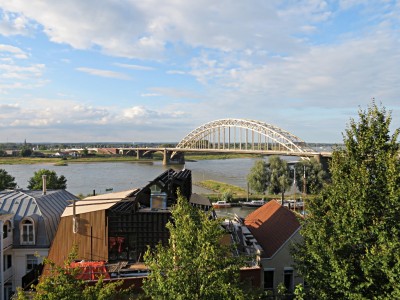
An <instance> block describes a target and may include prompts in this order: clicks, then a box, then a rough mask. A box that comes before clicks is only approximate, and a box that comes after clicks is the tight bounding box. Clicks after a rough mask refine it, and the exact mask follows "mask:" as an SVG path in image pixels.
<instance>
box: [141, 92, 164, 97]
mask: <svg viewBox="0 0 400 300" xmlns="http://www.w3.org/2000/svg"><path fill="white" fill-rule="evenodd" d="M140 96H141V97H159V96H160V94H157V93H142V94H140Z"/></svg>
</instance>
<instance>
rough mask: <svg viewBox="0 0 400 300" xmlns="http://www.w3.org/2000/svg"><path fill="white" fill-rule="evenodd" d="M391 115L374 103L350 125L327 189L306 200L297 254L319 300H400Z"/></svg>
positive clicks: (399, 173)
mask: <svg viewBox="0 0 400 300" xmlns="http://www.w3.org/2000/svg"><path fill="white" fill-rule="evenodd" d="M390 122H391V115H390V113H387V112H386V110H385V108H381V107H378V106H377V105H376V104H375V103H372V105H371V106H370V107H369V108H368V110H366V111H362V110H360V112H359V121H358V122H356V121H354V120H351V121H350V124H349V126H348V128H347V129H346V134H345V135H344V144H345V147H344V149H338V150H335V151H334V153H333V157H332V162H331V167H330V171H331V176H332V177H331V180H332V182H331V184H330V185H329V186H328V187H327V188H326V189H324V192H323V196H322V197H320V198H317V199H315V200H314V201H310V202H309V205H308V218H307V219H306V223H305V226H304V227H303V229H302V235H303V237H304V243H303V244H299V245H297V247H296V249H295V251H294V254H295V259H296V262H297V265H298V267H299V269H300V271H301V273H302V274H303V276H304V277H305V280H306V281H307V282H308V283H309V285H310V286H311V290H310V292H311V294H312V296H313V297H315V298H317V299H400V284H399V282H400V222H399V219H400V162H399V144H398V143H397V138H398V134H399V129H397V130H396V131H395V133H394V134H393V135H390V130H389V126H390Z"/></svg>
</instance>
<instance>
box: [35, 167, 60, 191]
mask: <svg viewBox="0 0 400 300" xmlns="http://www.w3.org/2000/svg"><path fill="white" fill-rule="evenodd" d="M43 175H46V183H47V184H46V187H47V188H48V189H51V190H65V189H66V188H67V179H66V178H65V176H64V175H61V176H57V173H56V172H54V171H51V170H47V169H40V170H39V171H36V172H35V173H34V174H33V176H32V177H31V178H30V179H29V181H28V189H30V190H41V189H42V187H43V179H42V176H43Z"/></svg>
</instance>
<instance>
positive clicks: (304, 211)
mask: <svg viewBox="0 0 400 300" xmlns="http://www.w3.org/2000/svg"><path fill="white" fill-rule="evenodd" d="M303 167H304V169H303V170H304V172H303V215H304V217H305V216H306V166H303Z"/></svg>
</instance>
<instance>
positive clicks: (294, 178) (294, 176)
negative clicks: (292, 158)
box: [289, 167, 297, 211]
mask: <svg viewBox="0 0 400 300" xmlns="http://www.w3.org/2000/svg"><path fill="white" fill-rule="evenodd" d="M293 189H294V196H293V198H294V204H293V205H294V207H293V209H294V211H296V204H297V200H296V189H297V187H296V167H293ZM289 205H290V204H289Z"/></svg>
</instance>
